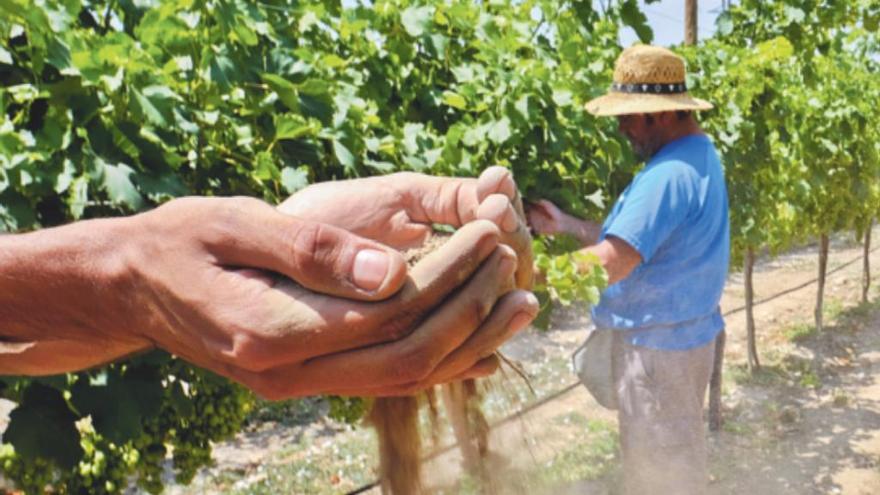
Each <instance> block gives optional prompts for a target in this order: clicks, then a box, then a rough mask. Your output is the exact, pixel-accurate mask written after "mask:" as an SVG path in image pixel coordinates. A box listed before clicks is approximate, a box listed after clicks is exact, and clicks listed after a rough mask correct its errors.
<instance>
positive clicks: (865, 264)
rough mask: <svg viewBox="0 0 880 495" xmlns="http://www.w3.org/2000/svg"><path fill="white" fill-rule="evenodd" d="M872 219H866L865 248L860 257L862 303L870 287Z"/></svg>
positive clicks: (866, 297) (865, 301)
mask: <svg viewBox="0 0 880 495" xmlns="http://www.w3.org/2000/svg"><path fill="white" fill-rule="evenodd" d="M873 226H874V220H873V219H871V220H869V221H868V228H867V229H865V250H864V254H863V257H862V303H863V304H864V303H867V302H868V290H869V289H870V288H871V228H872V227H873Z"/></svg>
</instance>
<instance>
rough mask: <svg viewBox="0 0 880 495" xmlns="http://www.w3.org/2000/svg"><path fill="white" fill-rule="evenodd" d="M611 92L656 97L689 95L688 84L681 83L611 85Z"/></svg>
mask: <svg viewBox="0 0 880 495" xmlns="http://www.w3.org/2000/svg"><path fill="white" fill-rule="evenodd" d="M611 91H616V92H618V93H643V94H654V95H672V94H679V93H687V84H685V83H683V82H680V83H671V84H670V83H632V84H624V83H614V84H612V85H611Z"/></svg>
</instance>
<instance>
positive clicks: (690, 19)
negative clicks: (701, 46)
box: [684, 0, 697, 45]
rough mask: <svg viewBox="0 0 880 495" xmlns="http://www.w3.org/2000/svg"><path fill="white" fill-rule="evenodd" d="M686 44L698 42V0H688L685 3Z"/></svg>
mask: <svg viewBox="0 0 880 495" xmlns="http://www.w3.org/2000/svg"><path fill="white" fill-rule="evenodd" d="M684 44H685V45H696V44H697V0H686V1H685V4H684Z"/></svg>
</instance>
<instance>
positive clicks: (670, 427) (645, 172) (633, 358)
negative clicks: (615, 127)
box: [529, 45, 730, 495]
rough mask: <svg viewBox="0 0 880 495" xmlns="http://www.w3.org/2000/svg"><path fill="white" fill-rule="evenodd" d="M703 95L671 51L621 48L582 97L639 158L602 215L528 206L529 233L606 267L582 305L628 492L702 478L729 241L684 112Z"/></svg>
mask: <svg viewBox="0 0 880 495" xmlns="http://www.w3.org/2000/svg"><path fill="white" fill-rule="evenodd" d="M711 107H712V106H711V104H709V103H707V102H705V101H702V100H698V99H696V98H692V97H690V96H689V95H688V94H687V89H686V87H685V68H684V61H683V60H682V59H681V58H680V57H678V56H677V55H675V54H674V53H672V52H671V51H669V50H666V49H664V48H658V47H651V46H644V45H642V46H634V47H631V48H629V49H627V50H624V52H623V53H622V54H621V56H620V58H618V60H617V64H616V67H615V71H614V84H613V86H612V89H611V91H610V92H609V94H607V95H605V96H602V97H600V98H597V99H595V100H593V101H591V102H589V103H587V105H586V109H587V110H588V111H590V112H591V113H593V114H595V115H600V116H616V117H617V118H618V122H619V130H620V132H621V133H622V134H623V135H624V136H626V138H627V139H628V140H629V141H630V143H631V145H632V147H633V149H634V151H635V152H636V153H637V154H638V155H639V156H640V157H641V158H643V159H644V160H646V162H647V163H646V165H645V168H644V169H642V170H641V172H639V173H638V174H636V176H635V177H634V178H633V180H632V182H631V183H630V184H629V186H628V187H627V188H626V190H624V192H623V194H621V195H620V197H619V198H618V199H617V202H616V203H615V204H614V207H613V208H612V210H611V213H610V214H609V215H608V217H607V218H606V219H605V222H604V223H603V224H602V225H601V226H600V225H597V224H595V223H592V222H589V221H585V220H581V219H578V218H575V217H572V216H570V215H568V214H565V213H563V212H562V211H560V210H559V209H558V208H557V207H556V206H554V205H553V204H552V203H550V202H548V201H541V202H539V203H538V204H537V205H535V206H534V207H532V208H531V210H530V212H529V220H530V223H531V224H532V227H533V229H534V230H535V231H536V232H537V233H543V234H551V233H559V232H567V233H571V234H574V235H575V236H576V237H578V238H579V239H580V240H581V241H582V242H583V244H584V246H586V247H585V248H584V250H585V251H588V252H591V253H594V254H595V255H597V256H598V258H599V260H600V261H601V263H602V264H603V266H604V267H605V269H606V270H607V272H608V278H609V284H610V285H609V287H608V289H606V291H605V292H604V293H603V295H602V299H601V301H600V302H599V304H598V305H596V307H595V308H593V315H592V316H593V323H594V324H595V325H596V328H597V329H599V330H598V331H600V332H602V331H612V332H613V335H612V345H611V354H612V356H611V359H610V363H611V364H610V366H611V368H612V369H611V373H610V376H611V377H612V380H613V384H611V385H612V390H613V393H612V395H616V397H614V401H613V402H616V405H617V408H618V418H619V421H620V438H621V451H622V454H623V464H624V469H623V484H624V490H625V492H626V493H627V494H630V495H635V494H647V493H651V494H676V495H678V494H702V493H705V491H706V488H707V486H706V485H707V482H708V471H707V466H706V464H707V462H706V443H705V435H704V431H703V417H702V410H703V400H704V397H705V392H706V387H707V385H708V382H709V378H710V375H711V372H712V360H713V351H714V341H715V337H716V335H717V334H718V333H719V332H721V331H722V330H723V328H724V321H723V319H722V317H721V313H720V310H719V306H718V303H719V301H720V299H721V293H722V290H723V288H724V281H725V278H726V276H727V266H728V260H729V252H730V241H729V237H730V232H729V225H728V216H727V207H728V204H727V189H726V186H725V183H724V175H723V171H722V168H721V164H720V162H719V159H718V154H717V152H716V151H715V147H714V145H713V144H712V141H711V140H710V139H709V138H708V137H707V136H706V135H705V134H703V132H702V130H701V129H700V127H699V124H697V122H696V120H695V119H694V117H693V112H694V111H696V110H706V109H709V108H711Z"/></svg>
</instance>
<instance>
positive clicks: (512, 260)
mask: <svg viewBox="0 0 880 495" xmlns="http://www.w3.org/2000/svg"><path fill="white" fill-rule="evenodd" d="M498 268H499V270H500V271H501V273H510V274H513V272H514V270H516V254H513V252H512V251H511V252H510V253H508V254H504V255H503V256H502V257H501V262H500V263H499V265H498Z"/></svg>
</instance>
